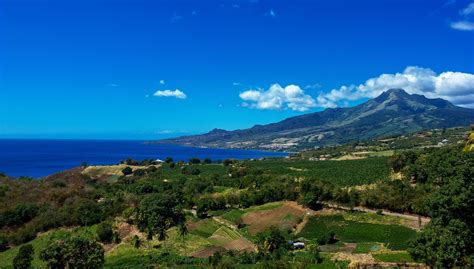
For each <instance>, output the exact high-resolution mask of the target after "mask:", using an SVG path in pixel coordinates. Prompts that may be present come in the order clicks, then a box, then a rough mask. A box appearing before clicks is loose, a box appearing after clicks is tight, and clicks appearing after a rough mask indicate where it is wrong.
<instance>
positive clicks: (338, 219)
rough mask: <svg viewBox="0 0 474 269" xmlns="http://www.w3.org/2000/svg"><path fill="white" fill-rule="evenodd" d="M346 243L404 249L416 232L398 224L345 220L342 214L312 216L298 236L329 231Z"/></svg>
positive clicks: (318, 236) (316, 234)
mask: <svg viewBox="0 0 474 269" xmlns="http://www.w3.org/2000/svg"><path fill="white" fill-rule="evenodd" d="M331 231H332V232H334V233H335V234H336V238H337V239H338V240H340V241H342V242H347V243H369V242H380V243H384V244H385V245H386V246H387V247H388V248H390V249H394V250H398V249H406V248H407V247H408V245H407V244H408V241H409V240H410V239H412V238H414V237H415V235H416V232H415V231H414V230H411V229H409V228H406V227H403V226H399V225H383V224H372V223H362V222H355V221H350V220H345V219H344V217H343V216H342V215H334V216H320V217H312V218H311V219H310V220H309V222H308V223H307V224H306V226H305V227H304V228H303V230H302V231H301V233H300V234H299V236H302V237H304V238H307V239H318V238H322V237H323V236H325V235H326V234H328V233H329V232H331Z"/></svg>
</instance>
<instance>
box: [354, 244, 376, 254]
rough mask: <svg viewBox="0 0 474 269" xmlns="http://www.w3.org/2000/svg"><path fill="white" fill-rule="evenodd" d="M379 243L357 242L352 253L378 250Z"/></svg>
mask: <svg viewBox="0 0 474 269" xmlns="http://www.w3.org/2000/svg"><path fill="white" fill-rule="evenodd" d="M380 248H381V247H380V245H379V244H377V243H358V244H357V246H356V248H355V249H354V251H353V252H352V253H370V252H372V251H379V250H380Z"/></svg>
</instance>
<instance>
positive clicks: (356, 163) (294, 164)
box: [246, 157, 390, 186]
mask: <svg viewBox="0 0 474 269" xmlns="http://www.w3.org/2000/svg"><path fill="white" fill-rule="evenodd" d="M387 161H388V158H387V157H373V158H366V159H361V160H346V161H305V160H285V159H269V160H265V161H253V162H247V163H246V165H247V166H248V167H249V168H250V171H251V172H252V171H254V172H255V171H263V173H264V174H266V175H273V176H281V175H285V176H292V177H304V178H313V179H319V180H326V181H329V182H332V183H333V184H335V185H338V186H355V185H364V184H371V183H375V182H377V181H380V180H384V179H388V178H389V176H390V168H389V166H388V164H387Z"/></svg>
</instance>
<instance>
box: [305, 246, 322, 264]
mask: <svg viewBox="0 0 474 269" xmlns="http://www.w3.org/2000/svg"><path fill="white" fill-rule="evenodd" d="M308 253H309V255H310V262H311V263H320V262H321V260H322V259H321V254H320V253H319V246H318V244H310V245H309V246H308Z"/></svg>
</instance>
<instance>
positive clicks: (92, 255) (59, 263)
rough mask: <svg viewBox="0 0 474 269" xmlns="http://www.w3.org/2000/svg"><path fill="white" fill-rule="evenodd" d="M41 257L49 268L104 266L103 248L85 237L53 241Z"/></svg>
mask: <svg viewBox="0 0 474 269" xmlns="http://www.w3.org/2000/svg"><path fill="white" fill-rule="evenodd" d="M40 257H41V259H42V260H43V261H45V262H46V264H47V265H48V267H49V268H102V266H103V264H104V250H103V248H102V246H101V245H100V244H99V243H97V242H96V241H94V240H92V239H89V238H85V237H68V238H63V239H58V240H53V241H51V242H50V243H49V244H48V245H47V246H46V248H44V249H43V250H42V251H41V254H40Z"/></svg>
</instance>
